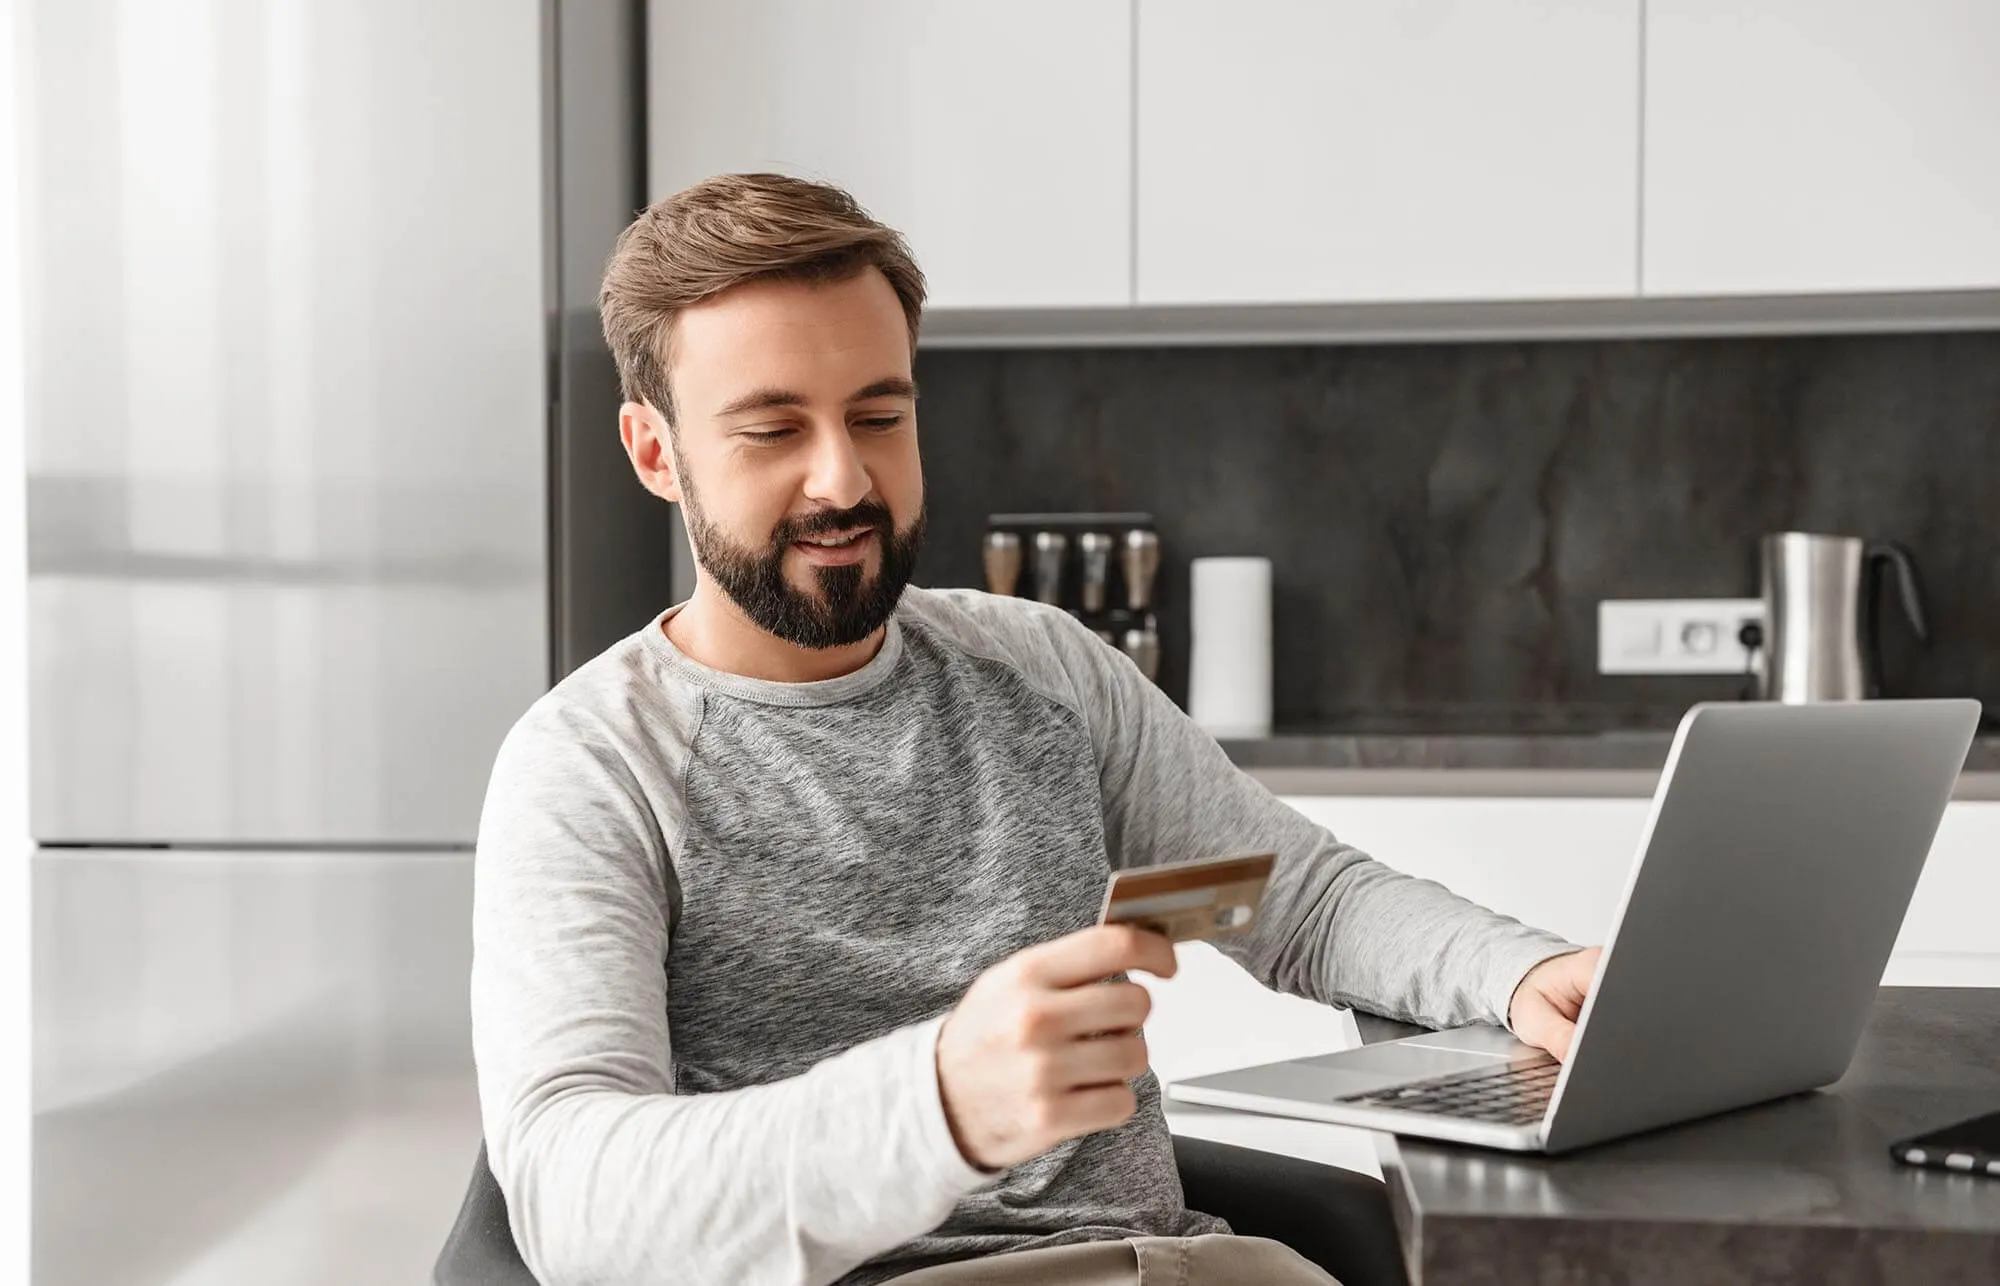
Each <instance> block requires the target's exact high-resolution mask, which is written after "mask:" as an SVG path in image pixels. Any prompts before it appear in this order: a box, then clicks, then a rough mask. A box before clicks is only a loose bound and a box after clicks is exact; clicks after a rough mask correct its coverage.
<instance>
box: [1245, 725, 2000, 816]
mask: <svg viewBox="0 0 2000 1286" xmlns="http://www.w3.org/2000/svg"><path fill="white" fill-rule="evenodd" d="M1525 725H1526V721H1522V720H1510V721H1492V720H1489V721H1486V726H1484V727H1475V728H1474V729H1473V730H1469V731H1459V730H1446V729H1445V728H1444V727H1441V726H1436V725H1433V726H1428V727H1426V726H1423V725H1421V724H1417V723H1412V722H1409V721H1396V720H1388V719H1375V720H1353V721H1343V722H1341V723H1338V724H1329V725H1320V726H1308V727H1300V728H1295V729H1280V730H1278V732H1276V733H1275V734H1274V735H1272V736H1269V737H1261V738H1254V739H1252V738H1226V739H1224V740H1223V741H1222V748H1223V750H1224V751H1225V752H1227V753H1228V755H1229V757H1230V759H1231V760H1232V761H1234V762H1235V763H1236V765H1237V766H1238V767H1241V768H1243V769H1245V770H1246V771H1247V772H1249V774H1250V775H1251V776H1253V777H1255V778H1257V779H1258V780H1259V781H1261V782H1263V783H1264V784H1265V785H1266V786H1268V787H1269V788H1270V789H1271V790H1273V791H1274V792H1276V793H1278V794H1280V795H1521V796H1538V795H1539V796H1561V797H1575V796H1611V797H1625V798H1633V797H1637V798H1643V797H1645V796H1648V795H1651V794H1652V793H1653V788H1654V786H1655V785H1656V784H1657V783H1658V781H1659V777H1660V770H1661V768H1662V767H1664V766H1665V764H1666V762H1667V751H1668V750H1669V749H1670V748H1671V747H1672V745H1673V739H1674V730H1673V729H1672V728H1644V727H1638V728H1611V729H1604V730H1589V729H1584V728H1578V727H1575V726H1561V725H1560V723H1559V722H1557V721H1553V720H1551V721H1545V722H1544V723H1543V726H1541V727H1534V726H1525ZM1953 798H1955V799H2000V733H1994V732H1983V733H1981V734H1980V735H1979V736H1978V737H1977V738H1975V739H1974V741H1973V743H1972V750H1971V752H1970V753H1969V754H1968V755H1967V756H1966V762H1965V771H1964V772H1963V773H1962V774H1961V775H1960V777H1959V781H1958V787H1957V790H1956V791H1955V792H1954V794H1953Z"/></svg>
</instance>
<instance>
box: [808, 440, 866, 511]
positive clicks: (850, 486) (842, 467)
mask: <svg viewBox="0 0 2000 1286" xmlns="http://www.w3.org/2000/svg"><path fill="white" fill-rule="evenodd" d="M873 486H874V484H873V483H872V482H871V481H870V480H869V477H868V470H867V469H865V468H863V467H862V464H861V453H860V452H858V451H856V450H855V449H854V439H853V438H852V437H850V436H849V435H848V433H847V431H846V429H845V428H836V429H821V430H819V431H818V432H816V433H815V434H814V436H813V447H812V459H811V462H810V464H809V465H808V468H807V473H806V498H807V499H808V500H814V501H817V502H818V503H820V504H822V505H825V506H826V507H828V508H829V509H852V508H853V507H854V506H855V505H858V504H860V503H861V502H862V501H863V500H864V499H866V498H867V496H868V493H869V491H870V490H872V489H873Z"/></svg>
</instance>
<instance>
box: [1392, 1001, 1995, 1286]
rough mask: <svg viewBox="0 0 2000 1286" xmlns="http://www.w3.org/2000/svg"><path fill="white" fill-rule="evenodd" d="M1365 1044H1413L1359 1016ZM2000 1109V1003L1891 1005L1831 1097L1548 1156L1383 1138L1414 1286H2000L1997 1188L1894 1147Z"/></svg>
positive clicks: (1880, 1004)
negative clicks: (1650, 1285)
mask: <svg viewBox="0 0 2000 1286" xmlns="http://www.w3.org/2000/svg"><path fill="white" fill-rule="evenodd" d="M1355 1021H1356V1023H1357V1025H1359V1027H1360V1028H1361V1035H1362V1039H1363V1040H1364V1041H1367V1042H1369V1043H1373V1042H1375V1041H1379V1040H1389V1039H1394V1038H1395V1037H1397V1036H1400V1035H1407V1034H1409V1033H1412V1032H1415V1031H1417V1030H1419V1029H1418V1028H1414V1027H1405V1026H1403V1025H1402V1024H1399V1023H1391V1022H1387V1021H1385V1020H1383V1019H1379V1018H1374V1017H1373V1016H1371V1015H1365V1014H1360V1013H1357V1014H1356V1015H1355ZM1996 1107H2000V991H1994V990H1984V989H1980V988H1974V987H1960V988H1949V987H1946V988H1915V987H1884V988H1883V989H1882V990H1881V992H1880V993H1879V995H1878V997H1877V999H1876V1002H1875V1006H1874V1009H1873V1011H1872V1012H1871V1013H1870V1015H1869V1020H1868V1026H1867V1028H1866V1030H1865V1031H1864V1032H1863V1033H1862V1036H1861V1046H1860V1049H1859V1050H1858V1051H1857V1052H1856V1053H1855V1056H1854V1062H1853V1064H1852V1066H1850V1067H1849V1068H1848V1071H1847V1075H1846V1076H1844V1077H1843V1078H1842V1079H1841V1080H1840V1081H1839V1083H1837V1084H1835V1085H1833V1086H1831V1087H1829V1088H1828V1089H1826V1090H1822V1091H1819V1092H1816V1093H1811V1094H1801V1095H1796V1096H1794V1097H1792V1098H1787V1099H1780V1100H1778V1101H1776V1102H1773V1103H1767V1104H1764V1105H1762V1106H1760V1107H1751V1108H1745V1109H1743V1110H1741V1111H1737V1112H1729V1113H1725V1114H1723V1115H1721V1116H1716V1117H1711V1118H1709V1119H1707V1120H1703V1121H1695V1122H1691V1123H1689V1124H1685V1125H1680V1126H1676V1127H1674V1128H1672V1129H1666V1130H1659V1131H1655V1132H1653V1133H1651V1134H1642V1135H1638V1136H1636V1137H1634V1138H1629V1139H1624V1140H1620V1141H1617V1142H1613V1143H1604V1144H1600V1145H1598V1146H1597V1147H1593V1148H1585V1149H1583V1150H1582V1151H1579V1152H1574V1153H1570V1154H1568V1155H1566V1156H1561V1157H1553V1158H1550V1157H1540V1156H1529V1155H1515V1154H1512V1153H1500V1152H1483V1151H1480V1150H1478V1149H1475V1148H1461V1147H1454V1146H1452V1145H1450V1144H1444V1143H1426V1142H1423V1141H1421V1140H1415V1139H1391V1138H1390V1137H1389V1136H1387V1135H1382V1136H1379V1142H1378V1148H1379V1150H1380V1153H1381V1157H1382V1173H1383V1178H1384V1179H1385V1180H1386V1181H1387V1182H1388V1184H1389V1192H1390V1205H1391V1206H1392V1207H1393V1208H1394V1211H1395V1215H1396V1223H1397V1227H1398V1230H1399V1231H1400V1232H1401V1234H1402V1238H1403V1244H1404V1252H1405V1255H1406V1257H1407V1259H1408V1261H1409V1267H1410V1280H1411V1281H1412V1282H1422V1283H1424V1284H1425V1286H1457V1284H1458V1283H1464V1284H1465V1286H1475V1284H1476V1286H1505V1284H1506V1283H1510V1282H1524V1283H1526V1282H1543V1281H1565V1282H1585V1281H1590V1282H1610V1281H1619V1282H1639V1281H1645V1282H1702V1283H1712V1284H1713V1286H1734V1284H1735V1283H1742V1286H1751V1284H1752V1283H1768V1282H1778V1281H1799V1282H1815V1283H1818V1282H1852V1283H1861V1282H1913V1283H1914V1282H1923V1283H1939V1284H1940V1286H1942V1284H1943V1283H1957V1282H1965V1283H1973V1282H1978V1283H1988V1282H1993V1281H2000V1179H1990V1178H1985V1177H1980V1176H1974V1175H1962V1174H1946V1173H1943V1172H1939V1171H1932V1170H1919V1169H1914V1168H1912V1167H1910V1166H1905V1165H1900V1164H1898V1163H1896V1162H1895V1161H1893V1160H1891V1159H1890V1157H1889V1144H1890V1142H1891V1141H1892V1140H1895V1139H1898V1138H1902V1137H1904V1136H1906V1135H1910V1134H1916V1133H1920V1132H1922V1131H1924V1130H1930V1129H1935V1128H1937V1127H1939V1126H1943V1125H1948V1124H1950V1123H1952V1122H1953V1121H1958V1120H1963V1119H1965V1118H1966V1117H1970V1116H1975V1115H1978V1114H1980V1113H1982V1112H1990V1111H1992V1110H1993V1109H1994V1108H1996Z"/></svg>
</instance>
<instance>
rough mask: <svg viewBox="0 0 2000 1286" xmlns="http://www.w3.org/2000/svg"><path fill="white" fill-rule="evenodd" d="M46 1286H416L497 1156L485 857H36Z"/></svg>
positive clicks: (37, 1098) (41, 1273)
mask: <svg viewBox="0 0 2000 1286" xmlns="http://www.w3.org/2000/svg"><path fill="white" fill-rule="evenodd" d="M32 878H33V915H34V934H33V938H34V983H33V985H34V1068H35V1076H34V1105H35V1111H34V1150H35V1157H34V1216H33V1219H34V1226H33V1265H34V1266H33V1280H34V1282H35V1283H36V1286H250V1284H251V1283H255V1284H257V1286H334V1284H335V1283H340V1284H342V1286H351V1284H353V1283H360V1282H366V1283H371V1284H372V1283H380V1284H382V1286H397V1284H399V1283H409V1284H410V1286H418V1284H420V1283H425V1282H428V1281H429V1280H430V1270H431V1264H432V1262H433V1261H434V1260H435V1258H436V1256H437V1252H438V1247H439V1245H440V1244H441V1242H442V1240H443V1237H444V1234H445V1232H446V1230H447V1229H448V1228H449V1227H450V1225H451V1220H452V1217H453V1215H454V1214H455V1213H456V1211H457V1208H458V1202H459V1199H460V1197H461V1195H462V1194H463V1192H464V1188H465V1181H466V1177H467V1174H468V1171H469V1167H470V1165H471V1162H472V1159H473V1156H474V1154H475V1152H476V1150H477V1148H478V1143H479V1113H478V1104H477V1101H476V1098H475V1094H474V1084H473V1078H472V1069H471V1056H470V1049H469V1043H468V1035H469V1029H468V1023H467V1019H466V1016H465V1002H464V995H465V978H466V970H467V967H468V966H469V964H470V946H469V940H468V933H467V918H468V916H469V913H470V907H471V857H470V855H469V854H463V853H458V854H380V853H374V854H354V853H343V854H300V853H243V852H235V853H184V852H178V851H175V852H166V851H151V852H116V851H82V850H70V851H47V850H45V851H42V852H40V853H38V854H37V856H36V857H35V858H34V859H33V877H32Z"/></svg>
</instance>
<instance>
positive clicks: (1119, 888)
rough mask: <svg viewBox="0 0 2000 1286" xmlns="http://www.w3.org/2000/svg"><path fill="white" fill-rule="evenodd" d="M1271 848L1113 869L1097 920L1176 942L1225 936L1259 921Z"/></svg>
mask: <svg viewBox="0 0 2000 1286" xmlns="http://www.w3.org/2000/svg"><path fill="white" fill-rule="evenodd" d="M1276 861H1277V855H1276V854H1274V853H1258V854H1255V855H1254V856H1250V857H1209V858H1203V859H1202V860H1200V861H1197V862H1170V863H1168V864H1166V865H1164V866H1141V867H1136V868H1134V869H1132V870H1128V871H1113V872H1112V873H1111V883H1110V885H1109V886H1108V887H1107V888H1106V889H1105V890H1104V912H1103V914H1102V915H1100V916H1099V917H1098V919H1097V922H1098V923H1099V924H1136V925H1139V926H1141V927H1143V928H1147V929H1151V930H1153V931H1154V932H1155V933H1164V934H1165V935H1167V937H1169V938H1171V939H1173V940H1174V941H1175V942H1189V941H1193V940H1195V939H1206V938H1228V937H1234V936H1235V935H1236V934H1239V933H1247V932H1248V931H1249V930H1250V928H1251V926H1252V925H1254V924H1256V923H1257V904H1258V903H1259V902H1261V901H1262V900H1263V898H1264V885H1265V884H1266V883H1268V882H1269V881H1270V878H1271V866H1272V863H1274V862H1276Z"/></svg>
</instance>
